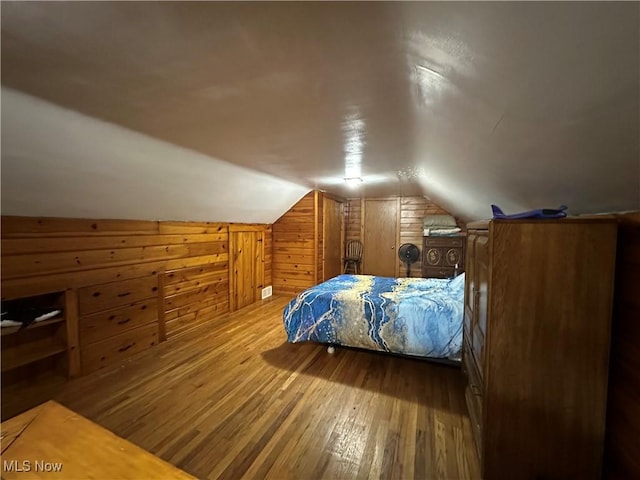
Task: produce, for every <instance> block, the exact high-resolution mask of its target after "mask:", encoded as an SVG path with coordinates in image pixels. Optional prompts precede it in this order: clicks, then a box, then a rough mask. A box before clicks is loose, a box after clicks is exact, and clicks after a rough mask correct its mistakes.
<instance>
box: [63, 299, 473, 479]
mask: <svg viewBox="0 0 640 480" xmlns="http://www.w3.org/2000/svg"><path fill="white" fill-rule="evenodd" d="M287 301H288V299H286V298H279V297H272V298H270V299H267V300H264V301H262V302H259V303H257V304H254V305H251V306H249V307H246V308H244V309H242V310H239V311H237V312H235V313H233V314H230V315H228V316H227V317H226V318H224V319H221V320H218V321H216V324H215V325H214V326H212V327H202V328H199V329H198V330H196V331H193V332H191V333H188V334H185V335H183V336H182V337H179V338H176V339H174V340H171V341H169V342H165V343H163V344H161V345H159V346H157V347H154V348H152V349H151V350H148V351H145V352H142V353H141V354H138V355H136V356H134V357H131V358H130V359H129V360H127V362H126V363H125V364H123V365H121V366H119V367H115V368H110V369H104V370H100V371H98V372H95V373H93V374H91V375H90V376H87V377H83V378H80V379H76V380H73V381H71V382H69V384H68V385H67V387H66V388H65V390H64V392H63V393H62V394H61V395H59V396H58V397H57V398H56V399H57V400H58V401H59V402H60V403H62V404H64V405H66V406H67V407H69V408H71V409H72V410H74V411H76V412H78V413H80V414H82V415H84V416H85V417H87V418H89V419H91V420H93V421H95V422H97V423H98V424H100V425H102V426H104V427H106V428H108V429H109V430H112V431H113V432H114V433H116V434H117V435H120V436H121V437H124V438H126V439H128V440H130V441H132V442H133V443H135V444H137V445H139V446H141V447H142V448H144V449H146V450H148V451H149V452H151V453H153V454H155V455H158V456H160V457H161V458H163V459H164V460H167V461H169V462H170V463H172V464H174V465H176V466H178V467H179V468H181V469H183V470H185V471H187V472H188V473H190V474H192V475H194V476H196V477H198V478H201V479H214V478H216V479H217V478H220V479H237V478H241V477H244V478H257V479H261V478H277V479H281V478H296V479H315V478H340V479H349V478H366V479H368V478H385V479H386V478H397V479H410V478H416V479H426V478H446V479H463V478H479V477H480V475H479V466H478V460H477V457H476V454H475V446H474V444H473V438H472V434H471V426H470V423H469V418H468V416H467V412H466V407H465V404H464V391H463V381H462V373H461V372H460V370H459V369H458V368H455V367H451V366H447V365H441V364H436V363H433V362H427V361H422V360H416V359H411V358H403V357H398V356H392V355H386V354H382V353H374V352H369V351H361V350H354V349H345V348H338V349H336V352H335V353H334V354H333V355H330V354H328V353H327V351H326V347H324V346H322V345H317V344H288V343H287V342H286V336H285V333H284V329H283V327H282V321H281V312H282V309H283V308H284V306H285V305H286V303H287Z"/></svg>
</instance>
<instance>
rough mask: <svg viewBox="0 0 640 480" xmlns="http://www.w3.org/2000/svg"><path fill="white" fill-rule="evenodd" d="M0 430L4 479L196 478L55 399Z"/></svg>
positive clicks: (3, 423) (9, 421)
mask: <svg viewBox="0 0 640 480" xmlns="http://www.w3.org/2000/svg"><path fill="white" fill-rule="evenodd" d="M1 429H2V456H1V459H0V465H2V478H3V479H7V480H9V479H13V478H29V479H32V478H33V479H39V478H46V479H55V478H66V479H70V478H82V479H107V478H108V479H111V480H116V479H156V478H157V479H167V478H171V479H193V478H194V477H192V476H191V475H189V474H187V473H186V472H184V471H182V470H180V469H178V468H176V467H174V466H173V465H171V464H170V463H167V462H165V461H164V460H162V459H160V458H158V457H156V456H154V455H152V454H151V453H149V452H147V451H146V450H143V449H142V448H140V447H138V446H136V445H134V444H133V443H131V442H128V441H127V440H124V439H122V438H120V437H118V436H117V435H115V434H113V433H112V432H110V431H109V430H107V429H105V428H103V427H101V426H99V425H97V424H95V423H93V422H91V421H90V420H88V419H86V418H84V417H82V416H80V415H78V414H76V413H74V412H72V411H71V410H69V409H67V408H65V407H63V406H62V405H60V404H59V403H56V402H54V401H50V402H47V403H44V404H42V405H40V406H38V407H35V408H33V409H31V410H29V411H27V412H25V413H23V414H21V415H18V416H16V417H13V418H11V419H9V420H7V421H5V422H2V425H1Z"/></svg>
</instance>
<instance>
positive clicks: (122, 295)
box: [118, 292, 131, 298]
mask: <svg viewBox="0 0 640 480" xmlns="http://www.w3.org/2000/svg"><path fill="white" fill-rule="evenodd" d="M127 295H131V292H125V293H119V294H118V297H120V298H122V297H126V296H127Z"/></svg>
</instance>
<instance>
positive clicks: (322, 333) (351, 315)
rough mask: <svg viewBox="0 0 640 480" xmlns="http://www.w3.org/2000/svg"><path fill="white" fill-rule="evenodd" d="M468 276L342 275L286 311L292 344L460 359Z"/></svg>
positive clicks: (297, 299)
mask: <svg viewBox="0 0 640 480" xmlns="http://www.w3.org/2000/svg"><path fill="white" fill-rule="evenodd" d="M463 311H464V274H462V275H459V276H458V277H456V278H454V279H448V280H442V279H436V278H428V279H425V278H388V277H375V276H370V275H339V276H337V277H335V278H332V279H331V280H328V281H326V282H324V283H321V284H320V285H316V286H315V287H312V288H310V289H308V290H305V291H304V292H302V293H299V294H298V295H297V296H296V297H295V298H294V299H293V300H291V302H289V304H288V305H287V307H286V308H285V310H284V313H283V321H284V327H285V330H286V331H287V337H288V338H287V339H288V341H289V342H292V343H295V342H304V341H314V342H320V343H329V344H334V345H345V346H351V347H360V348H367V349H371V350H382V351H385V352H393V353H400V354H404V355H417V356H421V357H432V358H448V359H451V360H459V358H460V349H461V348H462V316H463Z"/></svg>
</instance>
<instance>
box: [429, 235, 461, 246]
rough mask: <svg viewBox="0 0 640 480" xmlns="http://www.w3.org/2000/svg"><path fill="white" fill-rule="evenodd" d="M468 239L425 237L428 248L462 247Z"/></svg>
mask: <svg viewBox="0 0 640 480" xmlns="http://www.w3.org/2000/svg"><path fill="white" fill-rule="evenodd" d="M465 240H466V237H424V245H426V246H428V247H462V244H463V243H464V242H465Z"/></svg>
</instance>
